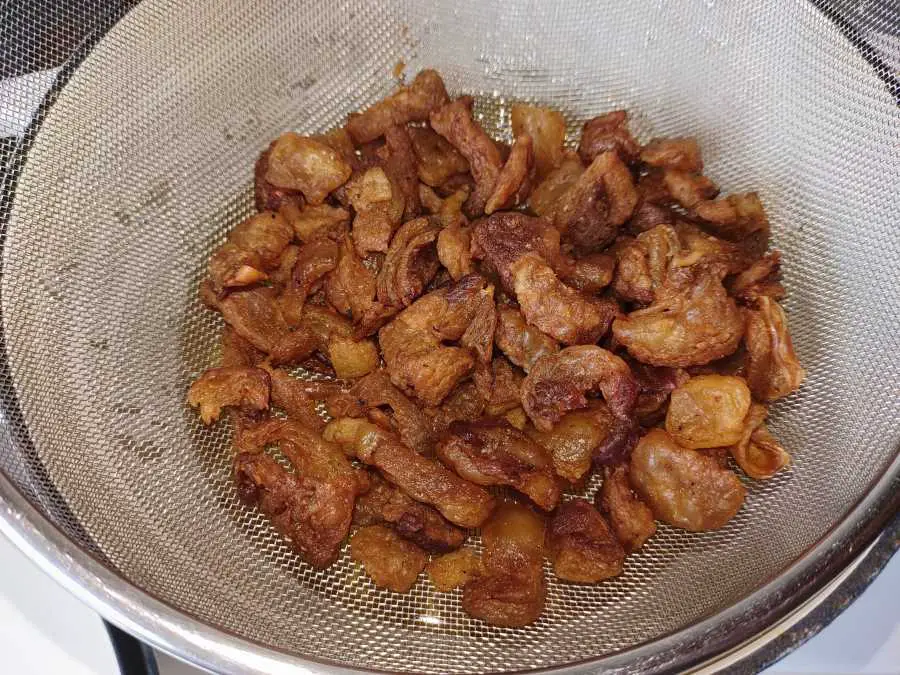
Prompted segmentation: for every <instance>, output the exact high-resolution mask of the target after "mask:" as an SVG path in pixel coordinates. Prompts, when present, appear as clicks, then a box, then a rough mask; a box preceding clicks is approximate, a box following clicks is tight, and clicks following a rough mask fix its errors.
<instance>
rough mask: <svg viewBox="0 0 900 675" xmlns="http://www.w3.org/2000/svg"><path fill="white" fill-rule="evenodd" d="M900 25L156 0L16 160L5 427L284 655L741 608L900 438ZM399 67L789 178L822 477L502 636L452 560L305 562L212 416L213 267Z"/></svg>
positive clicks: (19, 444) (763, 2)
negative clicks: (423, 566)
mask: <svg viewBox="0 0 900 675" xmlns="http://www.w3.org/2000/svg"><path fill="white" fill-rule="evenodd" d="M97 4H98V6H97V7H96V8H94V10H95V11H94V12H93V13H90V12H84V8H85V6H90V5H91V3H84V2H73V3H49V5H48V6H49V7H50V8H51V10H50V11H51V13H52V14H53V16H54V20H55V21H56V22H57V24H62V25H65V24H66V20H67V17H76V16H77V17H80V18H81V19H83V17H84V16H89V17H90V18H89V24H88V26H87V28H88V31H86V32H90V30H104V29H105V28H106V24H107V23H109V22H111V20H112V17H113V16H114V13H112V11H111V10H110V9H109V6H108V5H106V4H103V3H97ZM313 4H314V5H315V8H313V7H312V5H313ZM2 11H3V10H0V12H2ZM44 11H46V10H44ZM35 21H36V22H37V21H38V19H37V18H35ZM41 21H43V19H41ZM5 25H6V24H0V26H5ZM48 25H49V24H48ZM854 25H855V26H856V32H855V33H854V34H855V35H856V36H857V37H865V36H866V35H867V33H866V29H867V28H872V29H879V30H882V31H883V30H885V29H886V28H891V27H892V28H893V30H894V31H895V32H896V30H897V23H896V22H895V21H894V18H892V17H891V16H889V15H888V14H885V13H881V12H880V11H873V12H872V13H871V16H867V17H865V20H864V21H863V20H860V19H859V17H857V23H856V24H854ZM4 30H6V29H5V28H2V27H0V36H2V37H3V38H4V40H6V39H10V38H15V37H16V36H15V35H8V34H3V31H4ZM52 42H53V41H52V40H51V39H50V38H49V37H48V40H47V44H52ZM892 44H894V45H895V44H896V43H891V42H890V41H888V52H886V55H885V52H879V56H878V58H879V59H882V60H881V61H879V62H878V63H876V64H875V65H872V63H870V62H869V61H867V58H868V59H869V60H872V61H874V60H875V57H876V52H875V51H874V50H873V49H871V48H869V47H864V48H862V49H861V50H860V49H857V48H856V47H854V46H853V45H852V44H851V42H850V41H848V40H847V39H846V37H845V36H844V35H843V34H842V33H841V32H840V31H839V30H838V28H837V27H836V26H835V24H834V23H833V22H832V21H830V20H829V18H827V16H826V15H825V13H823V12H822V11H820V10H819V9H817V8H816V7H815V6H813V5H812V4H808V3H806V2H801V1H799V0H797V1H792V2H773V1H772V0H759V1H757V2H745V3H717V2H714V1H713V0H705V1H700V0H690V1H688V2H682V3H663V2H646V3H606V4H604V5H603V6H599V5H598V4H597V3H588V2H576V1H567V2H561V3H539V2H530V1H524V0H523V1H518V2H512V3H484V2H479V1H477V0H474V1H472V2H468V1H463V2H455V3H442V4H440V5H439V6H436V7H435V6H433V3H418V2H412V1H411V0H410V1H409V2H402V1H397V2H389V1H384V2H377V3H370V2H360V1H359V0H335V1H334V2H329V3H308V4H303V5H302V6H301V4H298V3H285V2H281V1H279V0H260V1H259V2H254V3H247V2H241V1H240V0H198V1H196V2H190V3H188V2H177V1H175V0H146V1H145V2H143V3H141V4H139V5H138V6H137V7H136V8H135V9H133V10H132V11H131V12H130V13H129V14H128V15H127V16H126V17H125V18H124V19H123V20H122V21H120V22H119V23H117V24H116V25H115V26H114V27H113V28H112V30H111V31H110V32H109V33H108V34H107V35H106V37H105V38H104V39H103V40H101V41H100V42H99V43H98V44H97V45H96V46H95V47H94V48H93V49H91V50H89V53H88V50H87V48H85V54H86V58H85V59H84V60H83V62H81V63H80V64H78V67H77V68H73V69H71V71H65V75H66V77H67V78H68V79H67V84H66V85H65V87H63V88H61V89H60V90H58V91H57V92H56V93H55V94H54V102H53V104H52V105H49V104H48V105H46V106H44V108H43V109H42V111H41V114H42V115H45V116H44V119H43V122H42V124H41V125H40V126H39V127H37V126H36V127H33V128H32V130H29V131H28V132H27V133H26V135H25V136H24V137H23V138H22V139H20V141H19V142H18V143H17V147H16V149H14V151H13V159H12V161H13V162H24V166H23V167H22V171H21V175H20V176H19V179H18V181H17V183H16V184H15V185H12V184H8V185H7V186H6V187H5V189H4V192H3V194H2V195H0V215H3V216H8V218H9V220H8V226H7V228H6V231H5V235H4V236H5V238H4V244H3V275H2V287H0V292H2V315H3V330H4V337H5V348H6V352H7V355H8V360H9V372H8V373H7V376H6V378H5V379H4V380H3V381H2V382H0V394H2V398H3V400H4V402H6V403H13V402H15V401H17V402H18V405H19V407H20V409H21V416H18V415H15V414H13V413H12V412H11V413H10V414H9V415H8V417H7V420H6V424H5V429H4V431H3V433H2V434H0V469H2V470H3V472H4V473H6V474H7V475H8V476H10V477H11V478H12V479H13V480H14V482H15V483H16V484H17V485H19V486H20V487H21V488H22V489H23V490H24V491H25V492H26V494H27V495H28V496H29V497H30V498H31V499H32V500H33V501H34V502H35V503H36V504H37V505H38V506H39V507H40V508H41V509H42V510H43V511H44V512H45V513H47V514H48V515H50V516H51V517H52V518H53V519H54V520H55V521H56V522H57V523H58V524H59V525H60V526H61V527H63V529H64V530H65V531H66V532H67V533H68V534H69V536H71V537H72V538H73V539H75V540H76V541H78V542H79V543H80V544H81V545H82V546H83V547H85V548H86V549H88V550H89V551H91V552H92V553H93V554H94V555H96V556H97V557H98V558H99V559H101V560H103V561H105V562H106V564H108V565H110V566H111V567H113V568H114V569H116V570H117V571H119V572H120V573H121V574H122V575H124V576H125V577H126V578H127V579H129V580H130V581H131V582H132V583H133V584H135V585H136V586H139V587H141V588H143V589H145V590H147V591H149V592H151V593H153V594H155V595H156V596H158V597H160V598H162V599H164V600H166V601H167V602H169V603H171V604H172V605H174V606H176V607H178V608H179V609H181V610H183V611H185V612H187V613H189V614H191V615H194V616H197V617H199V618H201V619H203V620H206V621H208V622H209V623H211V624H213V625H215V626H218V627H221V628H223V629H226V630H228V631H231V632H233V633H236V634H238V635H241V636H243V637H247V638H249V639H251V640H255V641H258V642H260V643H263V644H265V645H267V646H271V647H274V648H276V649H281V650H284V651H287V652H291V653H296V654H299V655H302V656H311V657H316V658H322V659H328V660H332V661H337V662H340V663H343V664H347V665H352V666H361V667H372V668H380V669H389V670H408V671H415V672H423V671H428V672H442V673H443V672H485V671H489V670H498V671H502V670H518V669H526V668H536V667H546V666H553V665H560V664H564V663H569V662H572V661H576V660H580V659H587V658H593V657H598V656H602V655H604V654H607V653H610V652H612V651H616V650H620V649H623V648H626V647H629V646H632V645H635V644H637V643H640V642H643V641H645V640H650V639H653V638H654V637H656V636H659V635H662V634H664V633H667V632H670V631H672V630H675V629H678V628H681V627H683V626H685V625H687V624H689V623H690V622H692V621H695V620H697V619H698V618H701V617H704V616H707V615H710V614H712V613H714V612H716V611H718V610H721V609H722V608H725V607H727V606H729V605H731V604H733V603H734V602H736V601H737V600H739V599H740V598H742V597H744V596H746V595H747V594H748V593H750V592H751V591H753V590H754V589H756V588H758V587H759V586H760V585H761V584H763V583H765V582H766V581H768V580H770V579H772V578H774V577H775V576H777V575H778V573H779V571H780V570H782V569H784V568H785V566H786V565H788V564H789V563H790V562H791V561H793V560H795V559H796V558H797V557H798V556H799V555H800V554H801V553H803V552H804V551H805V550H807V549H808V548H809V547H811V546H812V545H814V544H815V543H816V541H817V540H818V539H819V538H820V537H822V536H823V534H824V533H825V532H826V531H828V529H829V528H831V527H832V526H833V525H834V524H835V523H837V522H839V521H840V520H841V518H842V517H843V516H844V514H845V513H846V512H847V510H848V509H849V508H850V507H851V506H852V505H853V504H854V502H855V501H856V500H857V499H859V497H860V496H861V495H862V494H863V493H864V492H865V491H866V489H867V487H868V486H869V485H870V483H871V482H872V481H873V480H874V479H876V478H877V477H878V476H879V475H881V473H882V472H883V471H884V469H885V467H886V466H887V465H888V463H889V462H890V461H891V460H892V459H893V457H894V456H895V454H896V452H897V445H898V441H900V421H898V420H900V397H898V395H897V392H898V391H900V369H898V368H897V366H896V356H895V354H896V353H897V352H898V351H900V337H898V336H900V289H898V287H897V285H896V282H897V279H898V261H900V229H898V228H897V227H896V226H895V218H896V214H897V213H900V167H898V152H897V149H898V147H900V131H898V130H900V125H898V121H900V117H898V109H897V107H896V102H895V101H894V100H893V98H892V95H891V91H890V89H889V87H888V86H887V85H886V84H885V82H884V81H883V80H882V79H880V78H881V77H886V76H887V75H889V73H890V71H896V69H897V65H898V64H900V58H896V57H897V51H896V49H897V48H896V46H894V50H895V51H894V52H890V51H889V50H890V45H892ZM48 49H50V51H51V52H52V48H48ZM59 49H60V50H62V49H63V48H62V47H60V48H59ZM23 53H24V52H23ZM891 54H893V58H894V59H895V60H891V58H892V57H891ZM65 56H68V52H66V53H65V54H63V53H49V54H48V53H47V50H45V51H44V53H43V56H42V58H45V59H47V65H57V64H58V63H61V62H62V61H63V58H64V57H65ZM79 56H80V55H79ZM23 58H25V57H23ZM27 58H29V59H31V58H32V57H31V56H29V57H27ZM884 59H887V60H884ZM398 60H402V61H404V62H405V63H406V64H408V65H407V67H408V72H412V73H414V72H416V71H418V70H419V69H420V68H423V67H436V68H437V69H439V70H440V71H441V73H442V74H443V75H444V77H445V79H446V81H447V84H448V87H449V88H450V89H451V90H453V91H457V92H462V91H465V92H470V93H475V94H477V95H478V96H479V100H478V108H477V109H478V111H479V112H480V114H481V115H482V121H483V123H484V124H485V126H486V128H488V129H489V131H491V132H494V133H499V132H498V129H501V128H502V129H505V128H507V127H508V111H509V104H510V103H511V102H512V101H515V100H528V101H538V102H543V103H547V104H550V105H552V106H554V107H556V108H558V109H561V110H562V111H563V112H564V114H565V115H566V116H567V118H568V119H569V120H570V122H571V123H572V127H571V128H572V130H573V131H574V130H575V129H577V123H578V122H579V121H580V120H583V119H585V118H588V117H590V116H593V115H595V114H598V113H600V112H604V111H607V110H610V109H614V108H620V107H624V108H628V109H629V110H631V111H633V119H632V128H633V129H634V130H635V131H636V132H637V134H638V136H639V137H640V138H641V139H642V140H648V139H649V138H651V137H653V136H656V135H697V136H698V137H699V140H700V143H701V147H702V148H703V151H704V157H705V159H706V163H707V173H708V174H709V175H710V176H711V177H712V178H713V179H714V180H716V182H718V183H719V184H720V185H722V186H723V187H724V188H725V190H726V191H733V192H736V191H741V190H747V189H756V190H758V191H759V192H760V194H761V197H762V199H763V201H764V203H765V205H766V207H767V210H768V212H769V215H770V218H771V220H772V223H773V239H774V243H775V245H776V246H777V247H778V248H780V249H782V251H783V253H784V268H785V276H786V278H785V285H786V287H787V288H788V290H789V299H788V301H787V303H786V307H787V310H788V312H789V317H790V323H791V328H792V332H793V335H794V341H795V345H796V347H797V350H798V353H799V355H800V358H801V360H802V362H803V364H804V366H805V367H806V368H807V369H808V371H809V373H810V376H809V380H808V382H807V384H806V385H805V386H804V388H803V389H802V391H801V392H800V393H799V394H797V395H795V396H794V397H792V398H791V399H790V400H788V401H786V402H784V403H782V404H780V405H778V406H776V407H775V409H774V410H773V423H772V425H771V426H772V430H773V432H774V433H775V434H776V435H777V436H778V437H779V438H780V439H781V440H782V441H783V442H784V444H785V446H786V447H787V448H789V449H790V451H791V452H792V454H793V455H794V458H795V464H794V466H793V467H792V468H791V469H790V470H789V471H786V472H784V473H783V474H781V475H779V476H778V477H777V478H776V479H774V480H771V481H768V482H765V483H760V482H755V481H748V487H749V489H750V491H749V495H748V498H747V503H746V505H745V507H744V509H743V510H742V511H741V513H740V514H739V515H738V516H737V518H735V519H734V521H733V522H731V523H730V524H729V525H728V526H727V527H726V528H724V529H722V530H720V531H718V532H713V533H706V534H688V533H685V532H681V531H676V530H674V529H669V528H665V527H663V528H662V529H661V532H660V533H659V534H658V535H657V536H656V537H655V538H654V539H652V540H651V541H650V543H649V544H648V546H647V547H646V548H645V550H643V551H642V552H641V553H640V554H638V555H635V556H632V557H630V558H629V559H628V562H627V563H626V569H625V573H624V574H623V575H622V576H621V577H619V578H617V579H615V580H612V581H609V582H605V583H603V584H601V585H599V586H575V585H564V584H560V583H556V582H553V583H551V585H550V594H549V601H548V605H547V609H546V611H545V614H544V616H543V617H542V618H541V620H540V621H539V622H538V623H537V624H536V625H534V626H533V627H530V628H528V629H523V630H505V629H496V628H490V627H486V626H484V625H482V624H479V623H478V622H475V621H473V620H471V619H469V618H468V617H467V616H466V615H465V614H464V613H463V612H462V611H461V610H460V608H459V597H458V595H455V594H447V595H439V594H435V593H433V592H431V591H430V587H429V586H428V584H427V582H426V581H425V580H420V582H419V584H418V585H417V586H416V587H415V588H414V589H413V591H412V593H410V594H409V595H407V596H398V595H394V594H390V593H387V592H383V591H378V590H376V589H375V588H374V586H373V585H372V584H371V582H370V581H368V580H367V578H366V577H365V576H364V575H363V574H362V573H361V571H360V570H359V568H358V567H357V566H356V565H355V564H354V563H353V562H352V561H350V559H349V556H347V555H346V554H345V555H344V556H342V558H341V559H340V560H339V562H338V563H337V564H336V565H335V566H334V567H333V568H332V569H330V570H328V571H326V572H318V571H315V570H313V569H311V568H309V567H307V566H306V565H305V564H303V563H301V562H300V561H299V560H298V559H297V558H296V557H295V556H294V555H293V554H292V553H291V552H290V550H289V549H288V547H287V546H286V545H285V544H284V542H282V541H281V540H280V538H279V537H278V536H277V535H276V534H275V533H274V532H273V530H272V529H271V528H270V527H269V525H268V524H267V523H266V522H265V520H264V519H263V518H261V517H260V516H259V515H258V514H256V513H254V512H253V511H251V510H248V509H245V508H243V507H242V506H241V505H240V504H239V502H238V501H237V499H236V497H235V494H234V491H233V488H232V485H231V479H230V475H229V467H230V461H229V460H230V458H229V449H228V438H227V431H226V430H225V429H223V428H217V429H213V430H207V429H204V428H202V426H201V425H200V424H199V422H198V420H197V419H196V417H195V415H194V414H193V413H191V412H190V411H188V410H187V409H186V407H185V404H184V394H185V391H186V388H187V386H188V384H189V382H190V381H191V380H192V378H193V377H195V376H196V375H197V374H198V373H199V372H201V371H202V370H203V369H204V368H206V367H208V366H209V365H210V364H211V363H212V362H213V361H214V359H215V346H216V336H217V334H218V331H219V330H220V327H221V324H220V320H219V319H218V318H217V317H216V316H215V315H213V314H212V313H210V312H208V311H206V310H204V309H203V307H202V306H201V305H200V303H199V301H197V300H196V288H197V284H198V282H199V280H200V278H201V276H202V274H203V272H204V268H205V261H206V259H207V258H208V255H209V253H210V251H211V250H212V249H213V248H214V247H215V246H217V245H218V244H219V243H221V241H222V240H223V238H224V235H225V233H226V232H227V230H228V229H229V228H230V227H232V226H233V225H234V224H235V223H237V222H238V221H239V220H241V219H242V218H243V217H245V216H246V215H248V214H249V213H250V212H251V209H252V194H251V190H250V176H251V171H252V166H253V162H254V160H255V158H256V156H257V154H258V153H259V151H260V150H261V149H262V148H263V147H265V145H266V144H267V143H268V141H269V140H270V139H271V138H273V137H274V136H276V135H277V134H278V133H280V132H282V131H284V130H286V129H295V130H298V131H300V132H318V131H322V130H324V129H326V128H328V127H331V126H333V125H335V124H338V123H340V122H342V121H343V120H344V118H345V116H346V114H347V113H348V112H350V111H352V110H356V109H358V108H359V107H361V106H364V105H366V104H368V103H370V102H371V101H373V100H374V99H376V98H378V97H380V96H382V95H384V94H385V93H387V92H388V91H389V90H390V89H391V88H392V86H393V85H394V82H393V81H392V79H391V77H390V71H391V68H392V66H393V65H394V63H395V62H397V61H398ZM27 65H28V64H25V63H22V64H17V66H23V67H24V66H27ZM34 65H35V66H37V65H38V64H36V63H35V64H34ZM23 69H24V68H21V67H17V68H16V69H15V70H23ZM69 76H70V77H69ZM23 86H24V87H27V86H28V85H23ZM28 93H29V92H27V91H18V92H14V96H19V95H26V94H28ZM16 110H17V109H16V107H15V106H14V105H13V106H9V107H2V106H0V116H13V115H21V114H22V113H21V112H16ZM5 121H9V120H5ZM13 121H19V122H20V123H21V122H24V121H25V120H13ZM26 149H27V153H26V152H25V150H26Z"/></svg>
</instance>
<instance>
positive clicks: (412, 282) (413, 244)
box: [376, 217, 440, 307]
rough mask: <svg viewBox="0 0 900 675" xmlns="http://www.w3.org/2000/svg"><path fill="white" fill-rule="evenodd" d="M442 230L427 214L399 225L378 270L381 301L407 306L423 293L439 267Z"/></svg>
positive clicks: (391, 304) (392, 304)
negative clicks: (439, 238) (438, 253)
mask: <svg viewBox="0 0 900 675" xmlns="http://www.w3.org/2000/svg"><path fill="white" fill-rule="evenodd" d="M439 231H440V226H439V225H438V224H437V223H435V222H434V221H433V220H432V219H431V218H427V217H425V218H416V219H414V220H409V221H407V222H406V223H404V224H403V225H401V226H400V228H399V229H398V230H397V232H396V233H395V234H394V238H393V239H392V240H391V245H390V247H389V248H388V251H387V255H385V257H384V263H383V264H382V266H381V271H380V272H379V273H378V279H377V283H376V287H377V295H378V300H379V302H381V303H382V304H384V305H386V306H393V307H406V306H408V305H410V304H411V303H412V301H413V300H415V299H416V298H417V297H419V296H420V295H421V294H422V291H423V290H425V287H426V286H427V285H428V283H429V282H430V281H431V280H432V279H433V278H434V275H435V274H436V273H437V270H438V267H439V266H440V265H439V262H438V259H437V250H436V248H435V241H436V240H437V237H438V232H439Z"/></svg>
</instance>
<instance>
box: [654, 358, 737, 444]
mask: <svg viewBox="0 0 900 675" xmlns="http://www.w3.org/2000/svg"><path fill="white" fill-rule="evenodd" d="M750 402H751V399H750V389H749V387H747V383H746V382H745V381H744V380H743V379H742V378H740V377H733V376H730V375H698V376H696V377H692V378H691V379H689V380H688V381H687V382H685V383H684V384H682V385H681V386H679V387H678V388H677V389H675V391H673V392H672V395H671V399H670V401H669V411H668V413H667V414H666V431H668V432H669V435H670V436H672V438H673V439H674V440H675V442H676V443H678V444H679V445H681V446H682V447H685V448H691V449H694V450H697V449H700V448H717V447H723V446H727V445H734V444H735V443H737V442H738V441H740V439H741V436H742V435H743V430H744V418H745V417H746V416H747V413H748V412H749V411H750Z"/></svg>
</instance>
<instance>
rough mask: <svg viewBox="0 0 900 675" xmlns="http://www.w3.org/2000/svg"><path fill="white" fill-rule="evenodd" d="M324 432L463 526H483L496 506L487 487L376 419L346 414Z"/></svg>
mask: <svg viewBox="0 0 900 675" xmlns="http://www.w3.org/2000/svg"><path fill="white" fill-rule="evenodd" d="M324 436H325V438H326V439H328V440H331V441H335V442H337V443H339V444H340V445H342V446H343V447H344V449H345V450H346V451H347V452H350V453H352V454H353V455H355V456H356V457H357V458H358V459H359V460H360V461H361V462H363V463H365V464H368V465H370V466H374V467H375V468H376V469H378V470H379V471H380V472H381V473H382V475H384V477H385V478H387V479H388V480H389V481H390V482H391V483H393V484H394V485H396V486H398V487H399V488H401V489H402V490H403V491H404V492H406V493H407V494H409V496H410V497H412V498H413V499H416V500H417V501H421V502H425V503H426V504H431V505H432V506H434V507H435V508H436V509H437V510H438V511H440V512H441V514H442V515H443V516H444V517H445V518H446V519H447V520H449V521H450V522H451V523H454V524H456V525H459V526H460V527H478V526H480V525H481V523H483V522H484V521H485V520H486V519H487V517H488V516H489V515H490V513H491V511H492V510H493V508H494V498H493V497H491V495H490V494H489V493H488V492H486V491H485V490H484V489H483V488H480V487H478V486H477V485H473V484H472V483H469V482H467V481H465V480H463V479H462V478H460V477H459V476H457V475H456V474H455V473H453V472H452V471H450V470H449V469H446V468H445V467H444V466H443V465H442V464H440V462H437V461H436V460H433V459H428V458H426V457H423V456H422V455H420V454H419V453H417V452H416V451H415V450H413V449H411V448H409V447H407V446H406V445H404V444H403V443H401V442H400V439H399V438H397V437H396V436H395V435H394V434H392V433H390V432H388V431H385V430H384V429H382V428H381V427H379V426H377V425H375V424H373V423H372V422H369V421H367V420H361V419H354V418H352V417H343V418H340V419H337V420H334V421H332V422H329V423H328V426H327V427H325V432H324Z"/></svg>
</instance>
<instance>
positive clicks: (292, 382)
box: [260, 363, 325, 430]
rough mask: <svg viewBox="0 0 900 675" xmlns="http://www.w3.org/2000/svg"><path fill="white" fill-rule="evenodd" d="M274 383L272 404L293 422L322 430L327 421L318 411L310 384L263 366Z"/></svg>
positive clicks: (265, 365) (268, 366) (286, 373)
mask: <svg viewBox="0 0 900 675" xmlns="http://www.w3.org/2000/svg"><path fill="white" fill-rule="evenodd" d="M260 367H261V368H263V369H264V370H265V371H266V372H267V373H269V378H270V380H271V382H272V404H273V405H275V406H277V407H279V408H281V409H282V410H284V412H285V413H287V415H288V417H289V418H290V419H292V420H296V421H297V422H300V423H301V424H303V425H304V426H306V427H309V428H310V429H317V430H319V429H322V428H323V427H324V426H325V420H323V419H322V417H321V416H320V415H319V413H318V412H317V411H316V405H317V402H316V396H315V394H313V393H312V392H311V389H312V387H310V384H315V383H310V382H305V381H304V380H301V379H298V378H296V377H293V376H292V375H291V374H290V373H288V372H287V371H286V370H283V369H281V368H272V367H271V366H270V365H269V364H267V363H264V364H262V366H260Z"/></svg>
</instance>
